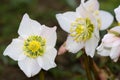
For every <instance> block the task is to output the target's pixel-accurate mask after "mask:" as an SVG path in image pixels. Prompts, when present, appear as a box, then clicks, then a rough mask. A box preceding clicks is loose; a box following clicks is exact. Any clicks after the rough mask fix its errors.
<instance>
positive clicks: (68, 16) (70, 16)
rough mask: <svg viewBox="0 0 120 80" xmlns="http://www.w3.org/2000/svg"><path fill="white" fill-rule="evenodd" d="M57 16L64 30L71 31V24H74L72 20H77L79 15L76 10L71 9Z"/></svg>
mask: <svg viewBox="0 0 120 80" xmlns="http://www.w3.org/2000/svg"><path fill="white" fill-rule="evenodd" d="M56 18H57V20H58V23H59V25H60V27H61V28H62V29H63V30H64V31H67V32H68V33H69V31H70V27H71V24H72V22H74V21H75V20H76V18H77V16H76V13H75V12H70V11H69V12H66V13H63V14H57V15H56Z"/></svg>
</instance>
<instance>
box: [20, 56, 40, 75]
mask: <svg viewBox="0 0 120 80" xmlns="http://www.w3.org/2000/svg"><path fill="white" fill-rule="evenodd" d="M18 65H19V67H20V69H21V70H22V71H23V72H24V73H25V74H26V76H27V77H32V76H34V75H36V74H38V73H39V71H40V70H41V67H40V66H39V64H38V63H37V60H36V59H32V58H26V59H24V60H21V61H18Z"/></svg>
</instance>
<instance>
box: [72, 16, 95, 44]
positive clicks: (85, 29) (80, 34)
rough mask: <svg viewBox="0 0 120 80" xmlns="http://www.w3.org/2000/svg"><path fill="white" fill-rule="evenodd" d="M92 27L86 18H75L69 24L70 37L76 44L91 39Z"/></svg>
mask: <svg viewBox="0 0 120 80" xmlns="http://www.w3.org/2000/svg"><path fill="white" fill-rule="evenodd" d="M93 31H94V26H93V24H92V23H91V21H90V19H88V18H85V19H84V18H77V19H76V20H75V22H73V23H72V24H71V29H70V35H71V36H72V37H73V39H74V40H75V41H76V42H80V41H86V40H88V39H90V38H91V36H92V33H93Z"/></svg>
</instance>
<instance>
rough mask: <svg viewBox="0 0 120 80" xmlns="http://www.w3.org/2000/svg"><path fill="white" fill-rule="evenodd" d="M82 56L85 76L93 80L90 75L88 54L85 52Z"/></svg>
mask: <svg viewBox="0 0 120 80" xmlns="http://www.w3.org/2000/svg"><path fill="white" fill-rule="evenodd" d="M83 57H84V64H85V70H86V75H87V78H88V80H93V79H92V75H91V71H90V65H89V59H88V56H87V55H86V53H85V52H84V54H83Z"/></svg>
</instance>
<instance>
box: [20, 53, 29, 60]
mask: <svg viewBox="0 0 120 80" xmlns="http://www.w3.org/2000/svg"><path fill="white" fill-rule="evenodd" d="M26 57H27V56H26V55H24V54H20V55H19V57H18V61H20V60H23V59H25V58H26Z"/></svg>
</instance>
